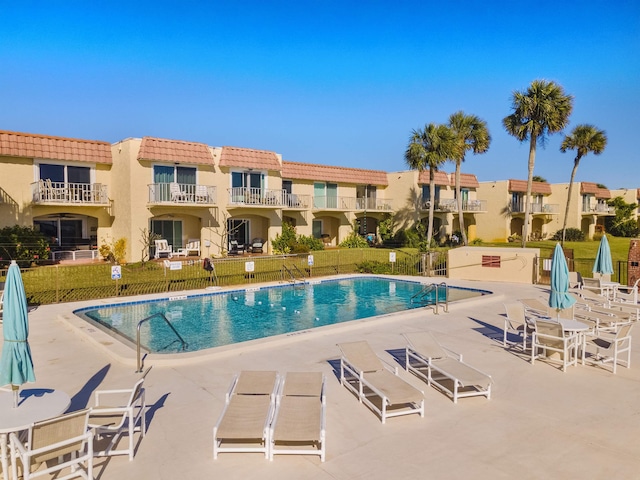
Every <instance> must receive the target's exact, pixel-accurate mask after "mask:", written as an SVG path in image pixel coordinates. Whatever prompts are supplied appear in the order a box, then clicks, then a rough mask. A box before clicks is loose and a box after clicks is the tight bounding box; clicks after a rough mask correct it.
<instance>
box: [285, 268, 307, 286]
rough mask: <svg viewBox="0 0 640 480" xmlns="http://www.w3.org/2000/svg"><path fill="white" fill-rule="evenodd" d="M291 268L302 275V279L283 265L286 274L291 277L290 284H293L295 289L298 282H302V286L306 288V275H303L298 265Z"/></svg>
mask: <svg viewBox="0 0 640 480" xmlns="http://www.w3.org/2000/svg"><path fill="white" fill-rule="evenodd" d="M291 267H292V268H293V269H294V270H295V271H296V272H297V273H298V274H299V275H300V278H298V277H297V276H296V275H294V273H293V272H292V271H291V269H290V268H289V267H287V266H286V265H284V264H283V265H282V269H283V270H284V271H285V272H287V273H288V274H289V276H290V277H291V280H290V282H291V283H292V284H293V286H294V287H295V285H296V282H301V283H302V285H303V286H304V285H305V284H306V283H307V281H306V280H305V279H304V273H302V272H301V271H300V269H299V268H298V267H297V266H296V265H292V266H291ZM283 275H284V274H283Z"/></svg>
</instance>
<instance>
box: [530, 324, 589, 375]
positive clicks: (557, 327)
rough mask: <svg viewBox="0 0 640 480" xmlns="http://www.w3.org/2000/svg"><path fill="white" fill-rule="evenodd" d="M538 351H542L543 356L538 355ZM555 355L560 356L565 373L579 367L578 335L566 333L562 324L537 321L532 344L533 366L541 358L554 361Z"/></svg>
mask: <svg viewBox="0 0 640 480" xmlns="http://www.w3.org/2000/svg"><path fill="white" fill-rule="evenodd" d="M538 349H540V350H541V351H542V353H541V354H539V353H538ZM555 354H557V355H558V356H559V360H560V362H561V363H562V371H563V372H566V371H567V367H568V366H571V365H577V364H578V335H577V334H576V333H572V334H566V333H564V331H563V330H562V325H561V324H560V323H557V322H547V321H544V320H536V329H535V331H534V332H533V342H532V344H531V364H532V365H533V364H534V361H535V359H536V358H540V356H543V357H544V358H545V359H547V360H552V361H553V360H555V358H554V357H553V355H555Z"/></svg>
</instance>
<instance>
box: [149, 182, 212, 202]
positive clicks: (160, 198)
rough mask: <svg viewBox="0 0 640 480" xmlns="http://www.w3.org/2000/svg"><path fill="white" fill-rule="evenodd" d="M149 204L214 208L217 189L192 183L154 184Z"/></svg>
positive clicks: (150, 191) (150, 187)
mask: <svg viewBox="0 0 640 480" xmlns="http://www.w3.org/2000/svg"><path fill="white" fill-rule="evenodd" d="M149 204H151V205H181V206H212V205H215V204H216V187H213V186H211V185H195V184H191V183H152V184H150V185H149Z"/></svg>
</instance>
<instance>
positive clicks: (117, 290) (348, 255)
mask: <svg viewBox="0 0 640 480" xmlns="http://www.w3.org/2000/svg"><path fill="white" fill-rule="evenodd" d="M392 257H393V260H394V261H391V259H392ZM114 266H115V265H113V264H111V263H107V262H100V263H92V264H81V265H73V264H64V265H62V264H60V265H50V266H41V267H31V268H23V269H22V277H23V281H24V285H25V291H26V293H27V300H28V302H29V304H31V305H44V304H52V303H61V302H77V301H84V300H95V299H100V298H109V297H126V296H133V295H145V294H151V293H164V292H181V291H187V290H198V289H204V288H207V287H215V286H220V287H223V286H232V285H248V284H252V283H262V282H282V283H292V284H296V282H297V283H298V284H299V283H300V282H301V281H307V280H309V279H311V278H314V277H325V276H331V275H340V274H350V273H374V274H397V275H415V276H418V275H420V276H446V273H447V271H446V268H447V267H446V254H443V253H439V252H432V253H428V254H424V253H408V252H404V251H402V250H397V251H394V255H393V256H390V251H389V250H385V249H378V248H363V249H342V250H325V251H314V252H310V253H309V254H300V255H269V256H266V255H265V256H246V257H242V256H240V257H234V258H219V259H210V260H209V261H208V262H206V263H205V261H204V260H203V259H189V258H186V259H179V260H178V259H175V258H173V259H171V260H167V259H161V260H159V261H148V262H145V263H136V264H127V265H120V266H119V267H120V268H119V269H116V270H114V269H113V267H114ZM205 266H206V268H204V267H205ZM114 272H116V273H117V274H114ZM292 273H293V274H292ZM4 276H6V269H3V270H0V282H2V281H3V280H4Z"/></svg>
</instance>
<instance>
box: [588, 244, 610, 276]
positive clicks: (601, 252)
mask: <svg viewBox="0 0 640 480" xmlns="http://www.w3.org/2000/svg"><path fill="white" fill-rule="evenodd" d="M591 271H592V272H593V273H600V274H603V273H608V274H612V273H613V262H612V261H611V248H609V240H607V236H606V235H602V238H601V239H600V245H599V246H598V253H597V254H596V261H595V262H594V263H593V269H592V270H591Z"/></svg>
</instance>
